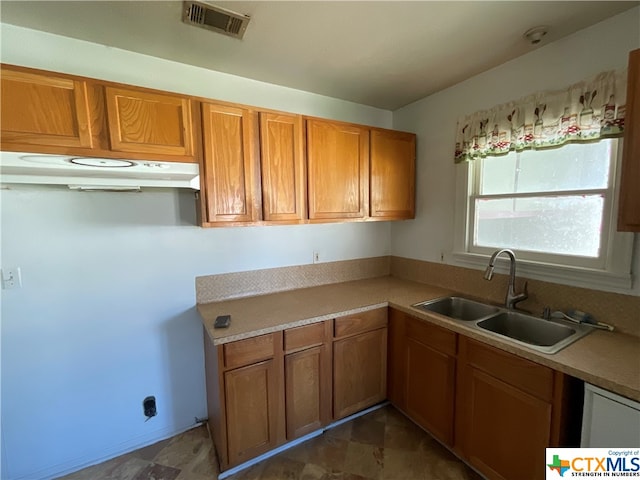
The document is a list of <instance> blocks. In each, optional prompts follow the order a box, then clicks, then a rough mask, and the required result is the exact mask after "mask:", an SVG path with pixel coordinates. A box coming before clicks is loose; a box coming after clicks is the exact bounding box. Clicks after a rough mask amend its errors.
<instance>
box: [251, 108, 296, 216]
mask: <svg viewBox="0 0 640 480" xmlns="http://www.w3.org/2000/svg"><path fill="white" fill-rule="evenodd" d="M260 150H261V152H260V153H261V156H260V161H261V173H262V205H263V207H262V208H263V214H264V220H266V221H286V222H292V221H293V222H295V221H301V220H304V219H305V218H306V217H307V182H306V180H307V177H306V164H305V154H304V127H303V120H302V117H301V116H300V115H286V114H277V113H265V112H262V113H260Z"/></svg>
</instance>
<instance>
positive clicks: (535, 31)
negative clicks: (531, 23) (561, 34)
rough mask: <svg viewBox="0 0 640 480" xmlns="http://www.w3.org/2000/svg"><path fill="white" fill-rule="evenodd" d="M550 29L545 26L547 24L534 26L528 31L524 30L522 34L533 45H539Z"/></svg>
mask: <svg viewBox="0 0 640 480" xmlns="http://www.w3.org/2000/svg"><path fill="white" fill-rule="evenodd" d="M548 31H549V27H545V26H540V27H533V28H530V29H529V30H527V31H526V32H524V34H523V35H522V36H523V37H524V38H526V39H527V41H528V42H529V43H530V44H531V45H538V44H539V43H540V42H541V41H542V38H543V37H544V36H545V35H546V34H547V32H548Z"/></svg>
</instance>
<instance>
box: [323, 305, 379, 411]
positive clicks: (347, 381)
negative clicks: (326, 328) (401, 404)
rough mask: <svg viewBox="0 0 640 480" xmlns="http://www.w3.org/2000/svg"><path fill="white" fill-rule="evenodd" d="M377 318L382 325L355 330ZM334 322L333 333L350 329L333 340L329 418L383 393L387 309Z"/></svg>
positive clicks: (373, 400) (364, 405)
mask: <svg viewBox="0 0 640 480" xmlns="http://www.w3.org/2000/svg"><path fill="white" fill-rule="evenodd" d="M379 319H384V325H385V326H384V327H382V328H377V329H375V330H370V331H365V332H363V333H358V332H359V330H366V329H368V328H371V325H375V322H376V321H380V320H379ZM368 320H370V321H368ZM335 322H336V324H335V331H336V332H340V331H345V332H347V331H348V332H350V336H348V337H346V338H340V339H336V340H334V342H333V418H334V419H335V420H337V419H340V418H344V417H346V416H348V415H351V414H352V413H355V412H358V411H360V410H362V409H364V408H367V407H370V406H371V405H375V404H376V403H378V402H381V401H382V400H384V399H385V398H386V396H387V327H386V323H387V309H386V308H384V309H380V310H371V311H369V312H364V313H363V314H358V315H353V316H349V317H343V318H341V319H336V320H335ZM343 327H344V328H343Z"/></svg>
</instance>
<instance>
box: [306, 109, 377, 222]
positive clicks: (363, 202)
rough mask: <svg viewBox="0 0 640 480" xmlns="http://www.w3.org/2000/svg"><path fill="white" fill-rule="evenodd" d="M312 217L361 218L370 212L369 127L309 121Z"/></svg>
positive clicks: (309, 174)
mask: <svg viewBox="0 0 640 480" xmlns="http://www.w3.org/2000/svg"><path fill="white" fill-rule="evenodd" d="M307 162H308V176H309V178H308V188H309V219H310V220H341V219H361V218H364V217H367V216H368V215H369V208H368V206H369V130H368V128H366V127H360V126H357V125H351V124H343V123H339V122H331V121H324V120H317V119H309V120H307Z"/></svg>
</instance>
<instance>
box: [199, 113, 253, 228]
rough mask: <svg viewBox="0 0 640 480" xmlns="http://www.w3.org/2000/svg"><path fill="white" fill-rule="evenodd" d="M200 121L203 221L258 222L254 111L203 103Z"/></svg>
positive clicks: (218, 222) (213, 222) (223, 222)
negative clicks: (202, 157)
mask: <svg viewBox="0 0 640 480" xmlns="http://www.w3.org/2000/svg"><path fill="white" fill-rule="evenodd" d="M202 120H203V122H202V125H203V139H204V162H203V167H204V172H201V175H204V182H203V188H204V192H203V193H204V210H205V215H204V218H206V222H208V223H210V224H214V225H215V224H219V225H220V224H229V223H235V222H237V223H242V222H253V221H256V220H259V187H258V185H259V181H258V175H259V172H258V165H257V155H258V153H257V147H258V145H257V138H258V135H257V123H258V122H257V114H256V112H254V111H253V110H249V109H246V108H240V107H233V106H228V105H220V104H215V103H204V104H203V105H202Z"/></svg>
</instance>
